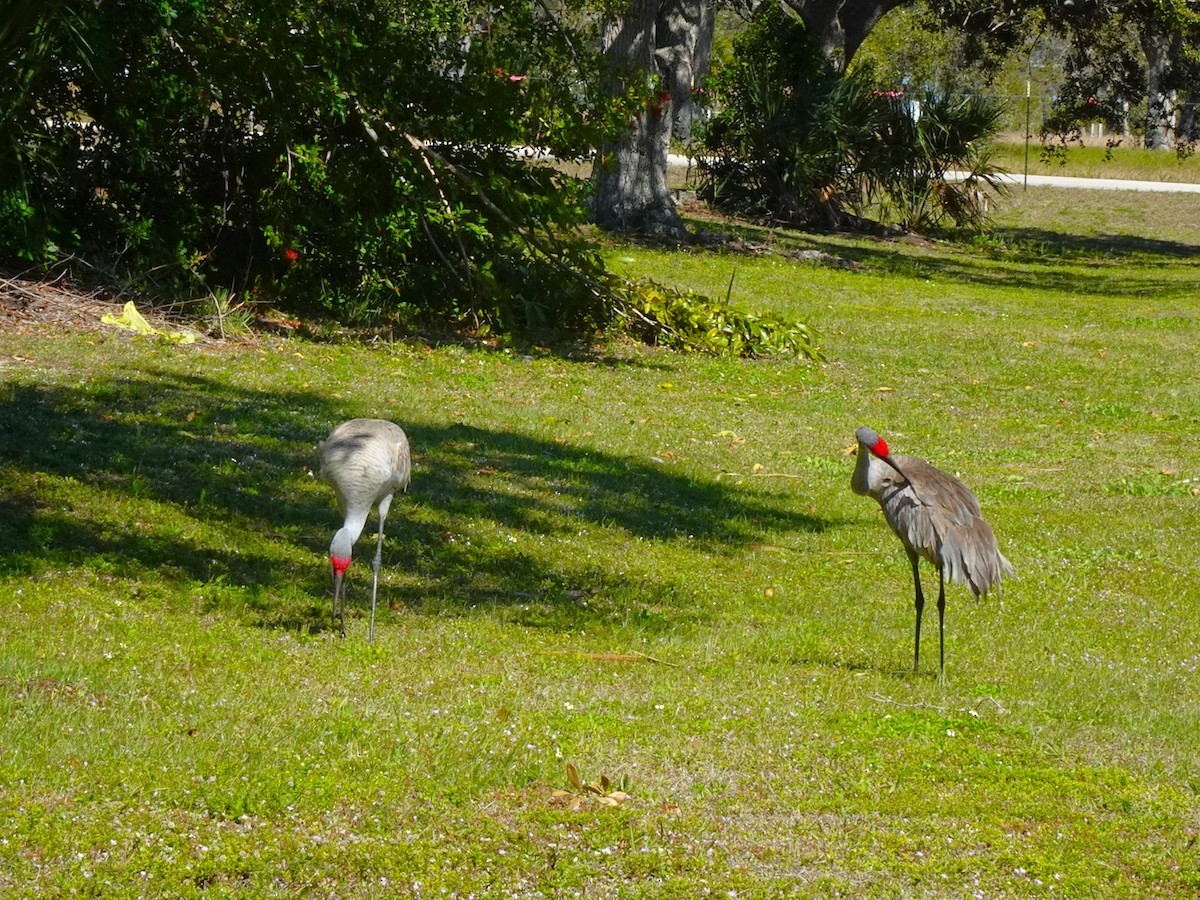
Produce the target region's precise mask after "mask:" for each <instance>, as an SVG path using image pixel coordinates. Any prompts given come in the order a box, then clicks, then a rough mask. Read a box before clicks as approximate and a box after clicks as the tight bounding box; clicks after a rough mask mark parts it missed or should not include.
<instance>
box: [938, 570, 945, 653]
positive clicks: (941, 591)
mask: <svg viewBox="0 0 1200 900" xmlns="http://www.w3.org/2000/svg"><path fill="white" fill-rule="evenodd" d="M938 671H939V672H940V673H942V674H945V672H946V573H945V572H944V571H943V570H942V567H941V566H938Z"/></svg>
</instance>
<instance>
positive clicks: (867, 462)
mask: <svg viewBox="0 0 1200 900" xmlns="http://www.w3.org/2000/svg"><path fill="white" fill-rule="evenodd" d="M872 462H874V457H872V455H871V451H870V450H869V449H868V448H867V446H866V444H863V443H861V442H859V445H858V455H857V457H856V458H855V460H854V474H853V475H851V476H850V490H852V491H854V493H856V494H861V495H863V496H864V497H867V496H872V491H871V463H872Z"/></svg>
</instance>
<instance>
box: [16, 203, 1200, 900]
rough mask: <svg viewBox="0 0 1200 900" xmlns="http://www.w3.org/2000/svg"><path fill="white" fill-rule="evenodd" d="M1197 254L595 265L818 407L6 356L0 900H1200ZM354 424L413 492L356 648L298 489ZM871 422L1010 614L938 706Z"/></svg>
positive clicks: (584, 383)
mask: <svg viewBox="0 0 1200 900" xmlns="http://www.w3.org/2000/svg"><path fill="white" fill-rule="evenodd" d="M1194 223H1200V197H1195V196H1194V195H1192V196H1191V197H1190V198H1189V197H1168V196H1166V195H1118V194H1105V195H1100V194H1091V193H1087V194H1085V193H1084V192H1074V191H1049V190H1045V189H1041V190H1030V191H1029V192H1028V193H1023V192H1017V193H1014V195H1012V196H1011V197H1010V198H1009V199H1008V200H1007V201H1006V202H1005V204H1004V205H1003V206H1002V208H1001V210H1000V212H999V213H998V215H997V227H996V230H995V231H994V232H993V234H992V235H990V236H988V237H986V238H981V239H976V240H966V239H964V241H963V242H961V243H957V244H949V243H929V242H879V241H868V240H858V239H850V238H845V237H836V236H833V237H811V236H794V235H793V236H787V235H784V234H780V233H769V232H763V231H756V230H748V231H747V232H746V233H745V243H746V244H748V245H750V246H751V247H752V248H753V250H754V252H738V253H733V252H714V251H712V250H704V251H700V250H696V251H690V252H679V253H677V252H668V251H665V250H656V249H650V248H645V247H639V246H633V245H620V246H614V247H612V248H611V249H610V257H611V259H612V261H613V264H614V266H616V267H617V268H619V269H621V270H623V271H626V272H629V273H631V274H636V275H640V276H649V277H653V278H655V279H656V280H659V281H662V282H666V283H670V284H674V285H677V286H680V287H686V288H692V289H696V290H701V291H705V292H709V293H711V294H714V295H718V296H725V294H726V291H730V292H731V295H732V297H733V299H734V301H735V302H738V303H740V304H741V305H743V306H746V307H749V308H754V309H762V310H771V311H775V312H778V313H786V314H788V315H792V316H796V317H800V318H803V319H804V321H806V322H808V323H809V324H810V325H812V326H814V327H815V328H816V329H817V330H818V331H819V333H820V342H821V345H822V347H823V349H824V351H825V353H826V355H827V361H826V362H825V363H824V364H822V365H809V364H805V363H802V362H798V361H794V360H747V361H738V360H726V359H715V358H706V357H685V356H679V355H674V354H671V353H666V352H660V351H656V350H647V349H644V348H639V347H635V346H630V345H628V344H625V343H623V342H621V341H612V342H609V343H606V344H604V345H602V346H601V347H599V348H598V349H597V350H596V351H595V352H594V353H591V354H588V355H586V356H582V357H570V358H568V357H563V356H560V355H554V354H550V353H548V352H545V351H543V350H541V349H539V348H536V347H533V348H489V347H463V346H427V345H423V344H420V343H386V342H385V343H375V344H372V345H369V346H364V345H360V344H355V343H350V342H339V341H332V342H326V343H313V342H307V341H301V340H283V339H274V338H262V339H259V340H256V341H250V342H246V343H225V344H201V345H192V346H175V345H172V344H169V343H167V342H165V341H161V340H153V339H140V338H139V339H132V338H130V337H127V336H125V335H124V334H122V333H119V332H117V331H115V330H108V331H78V332H73V333H51V332H46V331H42V332H31V333H18V332H16V331H13V330H9V331H7V332H0V595H2V596H3V597H4V599H5V602H4V609H3V615H2V616H0V893H3V894H5V895H6V896H33V895H51V896H53V895H72V894H73V895H82V896H103V897H136V896H146V897H160V896H185V897H198V896H201V895H203V896H206V897H208V896H213V897H220V896H240V897H250V896H311V897H392V896H403V897H443V896H455V897H464V898H465V897H470V896H474V897H480V898H482V897H522V898H525V897H576V896H578V897H594V898H600V897H630V898H633V897H678V898H692V897H701V896H718V897H763V898H767V897H779V896H798V897H808V896H835V895H849V896H868V897H897V896H899V897H910V896H944V897H968V896H979V897H988V898H993V897H1031V896H1060V897H1089V896H1105V897H1139V898H1140V897H1148V896H1155V897H1192V896H1195V895H1196V894H1197V892H1200V769H1198V762H1200V673H1198V668H1200V588H1197V585H1196V574H1197V571H1198V569H1200V542H1198V537H1200V450H1198V447H1197V432H1198V430H1200V378H1198V377H1197V374H1196V348H1197V346H1198V345H1200V291H1197V283H1198V282H1200V225H1197V224H1194ZM805 250H819V251H821V252H822V253H823V254H825V255H824V256H822V257H819V258H818V259H817V261H812V260H811V259H809V258H807V256H808V255H805V254H802V253H799V252H797V251H805ZM731 278H732V288H730V281H731ZM353 416H376V417H383V418H390V419H393V420H395V421H396V422H398V423H400V424H401V425H403V426H404V428H405V429H406V430H407V432H408V434H409V437H410V440H411V442H412V445H413V448H414V453H415V470H414V475H413V483H412V489H411V492H410V493H409V494H408V495H407V496H405V497H402V498H398V499H397V501H396V502H395V503H394V504H393V506H392V513H391V516H390V517H389V522H388V534H387V539H386V541H385V545H384V560H385V566H384V571H383V573H382V579H381V588H380V595H381V604H382V609H381V615H380V621H379V627H378V631H377V636H376V642H375V643H374V644H373V645H368V644H367V642H366V627H367V626H366V620H365V618H364V613H365V611H366V606H367V603H368V602H369V585H370V573H369V557H370V555H371V544H370V541H371V539H372V537H373V533H374V520H373V519H372V522H371V523H370V524H369V526H368V529H367V533H366V534H365V535H364V537H363V539H362V541H361V542H360V544H359V546H358V548H357V550H358V559H357V560H356V562H355V564H354V566H353V567H352V568H351V570H350V575H349V578H350V594H349V603H350V607H351V614H350V615H349V616H348V634H347V636H346V638H344V639H343V638H340V637H338V636H337V634H336V632H335V631H334V630H333V629H332V628H331V623H330V619H331V608H330V598H329V571H328V563H327V560H326V556H325V555H326V551H327V547H328V542H329V539H330V537H331V536H332V534H333V531H334V530H335V529H336V528H337V526H338V525H339V524H340V522H339V520H338V516H337V513H336V511H335V509H334V505H333V499H332V494H331V491H330V490H329V489H328V488H327V487H326V486H325V485H323V484H322V483H321V482H319V481H318V480H317V479H316V478H315V477H314V474H313V472H312V471H311V468H312V467H315V464H316V462H315V448H316V445H317V443H318V442H319V441H320V440H321V439H322V438H323V437H324V436H325V435H326V434H327V433H328V431H329V430H330V429H331V428H332V426H333V425H334V424H336V423H337V422H339V421H341V420H343V419H346V418H350V417H353ZM864 424H866V425H871V426H872V427H874V428H876V429H877V430H878V431H879V432H880V433H881V434H882V435H883V436H884V437H885V438H886V439H887V440H888V441H889V443H890V444H891V446H892V448H893V450H894V451H896V452H902V453H915V454H918V455H921V456H924V457H926V458H927V459H929V460H930V461H931V462H933V463H934V464H936V465H938V466H940V467H941V468H943V469H946V470H947V471H950V472H953V473H955V474H957V475H959V476H960V477H961V478H962V479H963V480H964V481H965V482H966V483H967V484H968V485H970V486H971V487H972V488H973V489H974V490H975V491H976V492H977V493H978V495H979V497H980V501H981V503H982V505H983V509H984V513H985V515H986V516H987V518H988V519H989V520H990V521H991V523H992V524H993V526H994V527H995V530H996V533H997V535H998V537H999V541H1000V545H1001V548H1002V550H1003V552H1004V553H1005V554H1006V555H1007V556H1008V558H1009V559H1010V560H1011V561H1012V563H1013V565H1014V566H1015V568H1016V570H1017V572H1018V575H1019V578H1018V579H1017V580H1014V581H1012V582H1009V583H1006V584H1005V587H1004V591H1003V594H1002V597H1000V598H995V597H993V598H991V599H989V600H987V601H986V602H982V603H976V602H974V601H973V600H971V598H970V595H969V594H968V593H967V591H966V590H965V589H963V588H961V587H957V586H955V587H952V588H949V597H948V609H947V622H946V624H947V645H946V659H947V666H946V673H945V677H944V678H939V677H938V671H937V627H936V610H934V609H933V605H932V603H930V604H929V608H928V609H927V610H926V621H925V629H924V632H923V654H922V664H921V671H920V673H919V674H918V675H915V676H914V675H913V674H912V672H911V664H912V637H913V634H912V629H913V598H912V586H911V580H910V577H909V568H908V563H907V560H906V558H905V556H904V553H903V550H902V548H901V547H900V544H899V542H898V541H896V539H895V538H894V537H893V536H892V535H891V533H890V532H889V531H888V530H887V527H886V525H885V524H884V522H883V519H882V516H881V514H880V512H879V510H878V508H877V507H876V506H875V505H874V503H873V502H872V501H870V500H868V499H866V498H862V497H857V496H855V495H853V494H852V493H851V492H850V489H849V478H850V472H851V469H852V468H853V457H852V456H851V455H850V450H851V447H852V444H853V438H854V430H855V428H856V427H857V426H859V425H864ZM923 574H924V575H925V583H926V586H927V591H930V592H936V575H935V574H934V573H933V572H932V570H930V569H924V570H923ZM569 766H573V767H574V771H577V773H578V776H579V778H578V783H574V782H573V780H572V776H571V771H572V770H570V769H569Z"/></svg>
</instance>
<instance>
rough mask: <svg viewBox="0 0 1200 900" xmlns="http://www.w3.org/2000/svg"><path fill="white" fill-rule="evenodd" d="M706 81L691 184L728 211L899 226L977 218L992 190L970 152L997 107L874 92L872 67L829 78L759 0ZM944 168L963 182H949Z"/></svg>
mask: <svg viewBox="0 0 1200 900" xmlns="http://www.w3.org/2000/svg"><path fill="white" fill-rule="evenodd" d="M735 49H736V57H735V60H734V62H733V63H732V64H731V65H729V66H727V67H726V68H725V69H724V70H723V71H722V72H721V73H720V74H719V76H718V77H717V78H716V79H715V84H716V89H717V92H718V95H719V98H720V112H719V113H718V114H717V115H716V116H715V118H714V119H713V120H712V121H711V123H710V124H709V126H708V129H707V132H706V135H705V143H706V146H707V149H708V151H709V154H710V155H709V157H708V158H707V159H706V160H705V161H704V162H703V163H702V167H701V177H702V184H701V190H702V193H703V195H704V196H705V198H706V199H708V200H709V202H711V203H713V204H714V205H716V206H718V207H720V208H724V209H726V210H728V211H731V212H734V213H736V214H739V215H749V216H754V217H758V218H761V219H768V220H773V221H778V222H783V223H787V224H793V225H816V226H823V227H827V228H843V227H865V226H867V225H869V224H871V223H869V222H867V221H865V220H864V219H863V218H862V217H863V216H864V215H872V216H875V217H878V218H881V219H883V220H884V221H887V222H891V223H895V224H897V225H899V226H901V227H904V228H929V227H933V226H935V225H937V224H939V223H940V222H941V221H942V220H943V219H944V218H947V217H948V218H950V219H952V220H953V221H954V223H955V224H957V225H969V224H979V223H980V222H981V220H982V217H983V214H984V212H985V211H986V207H985V198H984V196H983V191H982V189H981V185H982V184H987V185H988V186H990V187H991V188H992V189H993V190H995V189H998V185H997V183H996V181H995V178H994V170H993V169H992V168H991V167H990V165H989V162H988V159H987V156H986V154H985V153H984V152H983V151H982V150H981V149H980V147H981V146H982V144H983V142H984V141H986V140H987V139H988V138H989V137H990V136H991V135H992V134H994V133H995V131H996V129H997V127H998V124H999V108H998V107H997V106H996V105H995V104H994V103H992V102H991V101H988V100H985V99H982V98H975V97H972V98H966V99H957V98H952V97H946V96H936V95H933V94H931V93H924V94H922V95H920V96H915V97H914V96H913V95H910V94H907V93H904V92H886V91H879V90H873V89H872V87H871V84H872V78H871V73H870V71H869V70H867V69H855V70H852V71H850V72H849V73H846V74H844V75H843V74H840V73H839V72H837V71H836V70H835V69H834V68H833V66H832V65H830V64H829V63H828V62H827V61H826V60H825V59H824V58H823V57H822V55H821V53H820V50H819V48H818V47H817V45H816V43H815V42H814V41H812V40H810V39H809V37H808V35H807V34H806V33H805V30H804V26H803V25H802V24H801V23H799V22H797V21H794V20H792V19H791V18H789V17H788V16H787V15H786V14H784V13H783V12H782V11H781V10H780V9H779V8H778V7H775V6H773V5H772V6H769V7H764V8H763V11H762V12H760V13H759V14H758V15H757V16H756V17H755V19H754V21H753V22H752V23H751V25H750V27H749V28H748V29H747V30H746V31H745V32H744V33H743V35H742V36H741V37H740V38H739V40H738V42H737V44H736V48H735ZM953 171H964V172H966V174H967V178H966V179H965V180H963V181H951V180H950V179H949V178H948V177H947V176H948V175H949V173H951V172H953Z"/></svg>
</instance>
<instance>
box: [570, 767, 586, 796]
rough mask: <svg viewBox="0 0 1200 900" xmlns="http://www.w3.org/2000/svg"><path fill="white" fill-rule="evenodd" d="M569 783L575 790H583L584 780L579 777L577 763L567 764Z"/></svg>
mask: <svg viewBox="0 0 1200 900" xmlns="http://www.w3.org/2000/svg"><path fill="white" fill-rule="evenodd" d="M567 781H569V782H571V786H572V787H574V788H575V790H577V791H582V790H583V779H582V778H580V777H579V770H578V769H577V768H575V763H567Z"/></svg>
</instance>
